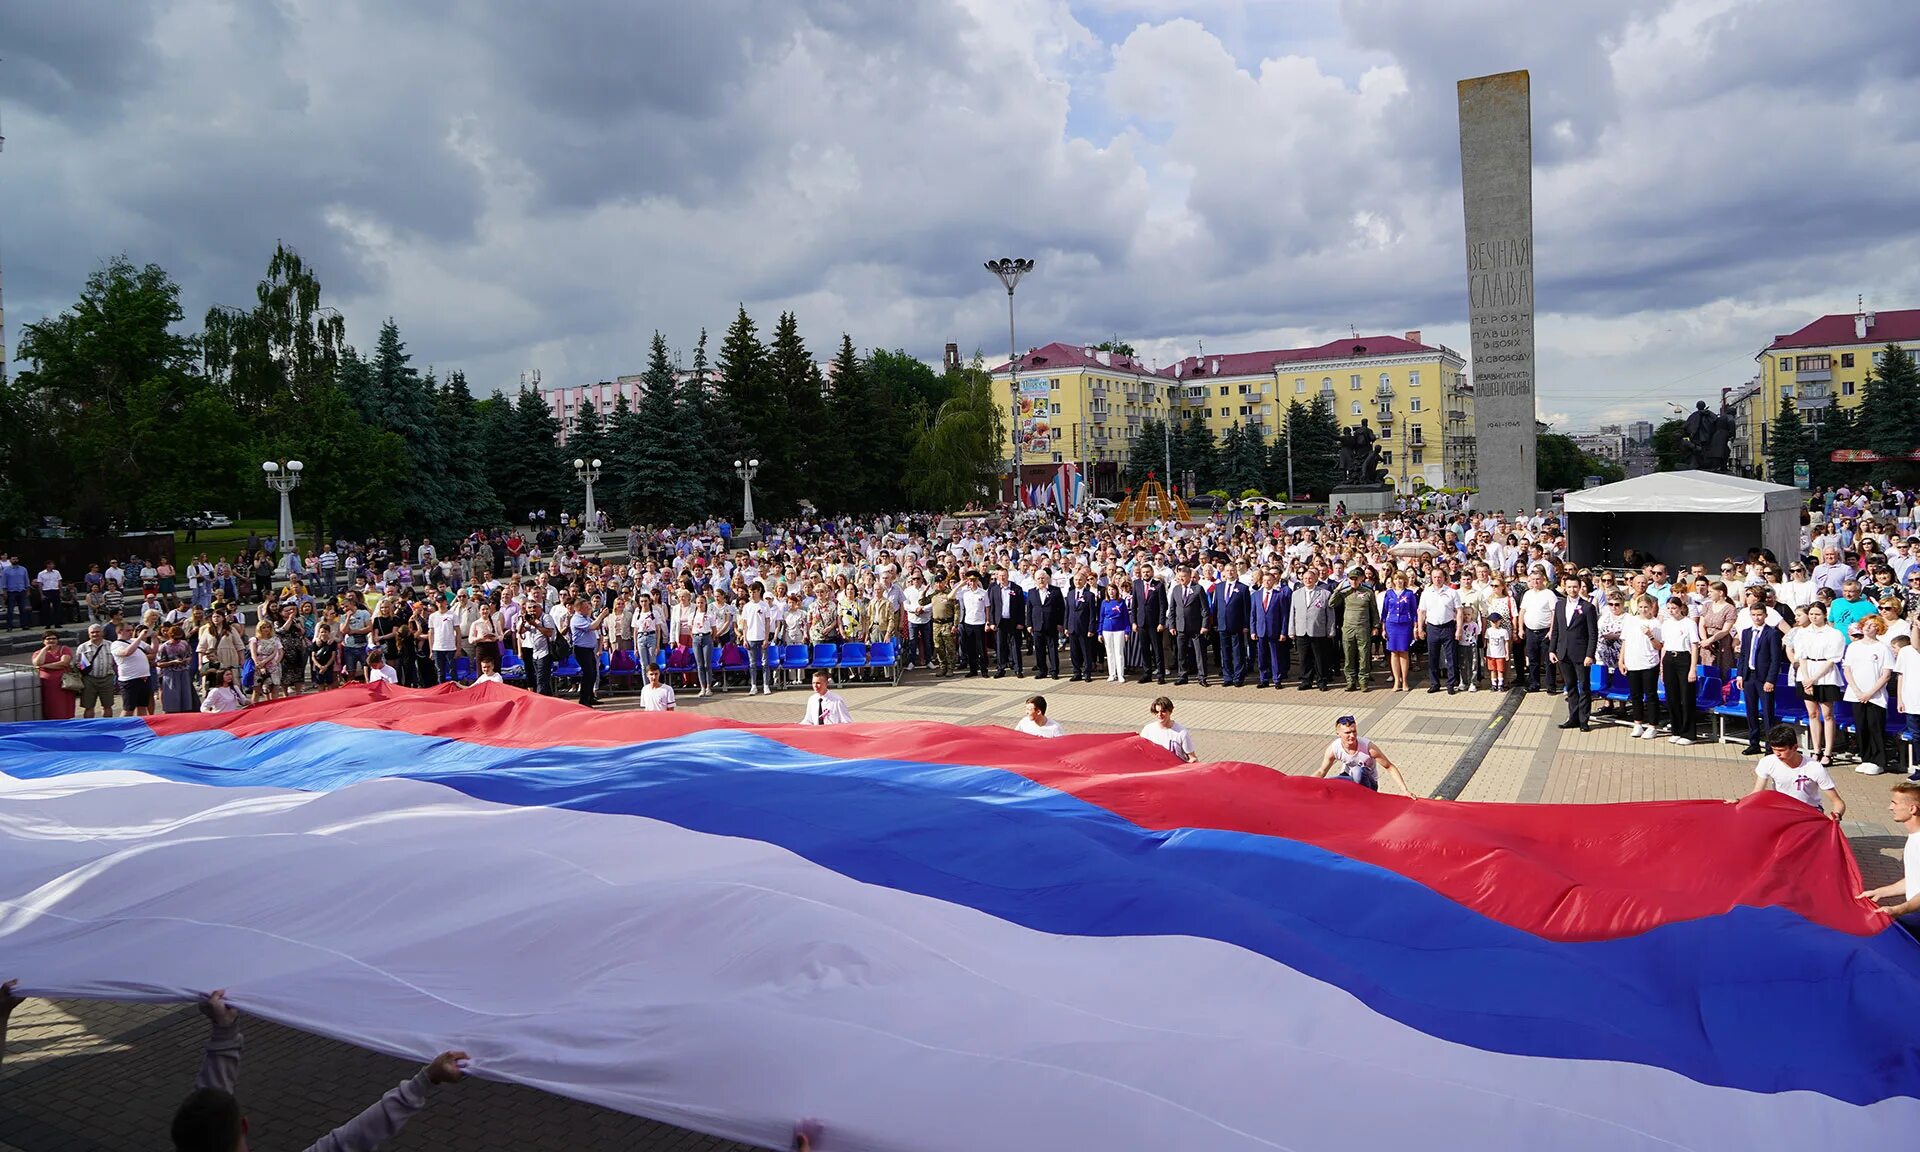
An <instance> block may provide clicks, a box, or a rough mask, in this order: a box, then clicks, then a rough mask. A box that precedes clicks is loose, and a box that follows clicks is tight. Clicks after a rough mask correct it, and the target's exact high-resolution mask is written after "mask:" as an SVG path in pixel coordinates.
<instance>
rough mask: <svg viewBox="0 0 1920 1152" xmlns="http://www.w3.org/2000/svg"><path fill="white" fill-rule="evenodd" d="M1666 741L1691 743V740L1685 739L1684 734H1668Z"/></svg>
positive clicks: (1670, 742)
mask: <svg viewBox="0 0 1920 1152" xmlns="http://www.w3.org/2000/svg"><path fill="white" fill-rule="evenodd" d="M1667 743H1669V744H1691V743H1693V741H1692V740H1689V739H1687V738H1686V737H1685V736H1669V737H1667Z"/></svg>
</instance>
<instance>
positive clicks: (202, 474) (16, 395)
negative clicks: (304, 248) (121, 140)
mask: <svg viewBox="0 0 1920 1152" xmlns="http://www.w3.org/2000/svg"><path fill="white" fill-rule="evenodd" d="M179 294H180V290H179V286H178V285H176V284H175V283H174V282H173V280H172V279H171V278H170V277H169V276H168V275H167V274H166V272H165V271H164V270H162V269H161V268H160V267H159V266H158V265H154V264H148V265H146V266H144V267H135V266H134V264H133V263H132V262H131V261H129V260H128V259H127V258H126V257H124V256H121V257H116V258H115V259H113V260H110V261H108V262H107V263H106V264H104V265H102V266H101V267H100V268H99V269H98V270H96V271H95V272H94V274H93V275H92V276H90V277H88V279H87V284H86V287H85V289H83V291H82V292H81V296H80V300H79V301H78V302H77V303H76V304H75V305H74V306H73V307H72V308H69V309H68V310H67V311H65V312H62V313H61V314H60V315H58V316H55V317H51V318H49V319H46V320H41V321H38V322H36V323H33V324H29V325H27V326H26V328H25V329H23V330H22V332H21V337H20V345H19V349H18V352H19V358H20V359H21V360H22V361H24V362H26V363H27V364H28V366H29V367H28V368H27V370H26V371H23V372H21V373H20V374H19V375H18V376H17V377H16V378H14V380H13V381H12V382H11V383H10V384H9V386H8V389H7V399H6V402H5V407H6V409H7V410H8V413H9V416H10V417H11V418H10V419H9V420H8V422H7V426H6V428H5V429H4V431H3V434H4V436H5V439H6V441H7V443H8V444H9V449H8V451H7V455H8V456H9V457H10V458H11V459H12V460H14V461H18V463H19V466H17V467H10V468H9V479H8V483H9V485H10V486H12V487H13V491H14V492H15V493H16V497H15V498H16V499H17V500H18V501H19V503H20V504H22V505H24V506H25V508H30V509H32V510H34V511H36V512H38V513H39V514H42V515H48V514H52V515H60V516H63V517H65V518H66V519H68V520H70V521H73V522H75V523H77V524H80V525H82V526H83V527H85V528H87V529H88V530H90V531H103V530H105V529H106V527H107V526H108V524H109V522H110V521H114V520H119V521H121V522H123V523H124V524H125V525H127V526H128V527H129V528H131V527H144V526H146V524H147V523H148V522H155V521H160V520H165V519H170V518H172V517H175V516H177V515H179V514H180V513H182V512H185V511H188V510H189V509H197V508H199V507H204V506H206V505H208V504H212V505H213V506H215V507H231V506H232V504H233V501H234V500H235V499H236V498H237V495H238V485H239V483H240V478H241V475H242V474H243V473H244V471H245V456H246V452H245V447H246V442H247V440H248V433H247V429H246V426H245V422H244V421H242V420H241V419H240V418H239V416H238V415H237V414H235V412H234V410H233V408H232V406H231V405H230V404H228V403H227V402H226V401H225V399H224V398H223V397H221V396H220V395H219V394H218V393H216V392H214V391H213V390H212V388H211V386H210V385H209V384H208V383H207V381H206V380H205V379H204V378H203V377H201V376H200V375H198V374H197V373H196V372H195V371H194V357H195V351H196V345H195V342H194V340H193V339H192V338H191V337H188V336H184V335H181V334H179V333H177V332H175V331H174V326H175V325H176V324H178V323H179V321H180V320H181V318H182V315H181V311H180V305H179ZM262 490H263V491H264V489H262ZM16 514H17V513H16Z"/></svg>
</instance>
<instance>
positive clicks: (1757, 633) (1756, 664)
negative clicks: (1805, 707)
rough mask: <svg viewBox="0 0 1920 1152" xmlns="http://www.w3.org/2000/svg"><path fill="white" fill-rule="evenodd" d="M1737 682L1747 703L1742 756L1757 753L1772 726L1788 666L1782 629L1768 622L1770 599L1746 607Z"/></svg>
mask: <svg viewBox="0 0 1920 1152" xmlns="http://www.w3.org/2000/svg"><path fill="white" fill-rule="evenodd" d="M1736 652H1737V655H1738V661H1737V662H1736V663H1735V665H1734V674H1735V676H1736V679H1735V680H1734V682H1733V683H1734V686H1735V687H1737V688H1739V689H1740V695H1741V698H1742V699H1743V700H1745V702H1746V705H1747V746H1746V747H1745V748H1743V749H1741V750H1740V752H1741V755H1743V756H1758V755H1760V754H1761V753H1762V752H1764V751H1765V749H1764V748H1763V747H1762V746H1761V744H1762V740H1763V739H1764V737H1765V736H1766V734H1767V729H1769V728H1771V727H1773V717H1774V699H1773V696H1774V690H1775V685H1776V684H1777V683H1778V682H1779V680H1780V670H1781V669H1782V668H1784V667H1785V666H1786V662H1787V657H1786V651H1785V649H1784V648H1782V646H1781V643H1780V629H1778V628H1776V627H1774V626H1773V625H1771V624H1768V623H1767V602H1766V600H1765V599H1764V598H1756V599H1755V600H1754V602H1753V604H1752V606H1751V607H1749V608H1748V609H1747V625H1746V627H1744V628H1742V629H1740V646H1739V648H1738V649H1737V650H1736Z"/></svg>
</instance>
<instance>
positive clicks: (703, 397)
mask: <svg viewBox="0 0 1920 1152" xmlns="http://www.w3.org/2000/svg"><path fill="white" fill-rule="evenodd" d="M742 315H743V316H744V315H745V313H742ZM752 324H753V322H752V321H751V320H749V321H748V322H747V325H748V329H749V332H751V328H752ZM678 395H679V400H678V402H677V406H676V409H675V412H674V427H675V428H676V429H677V431H676V432H675V439H676V444H675V446H674V448H673V451H674V452H676V453H684V454H685V455H684V456H681V457H676V458H679V459H682V460H683V466H684V467H685V468H686V470H687V474H688V475H690V476H695V477H698V478H699V479H700V486H699V488H698V489H697V490H693V491H692V496H691V498H690V499H689V500H688V501H687V503H686V507H687V512H686V516H687V518H688V519H689V520H690V519H692V518H693V517H694V516H696V515H698V516H706V515H708V514H720V513H724V512H726V511H727V510H728V509H731V508H737V507H738V505H737V504H735V502H734V499H735V494H736V493H737V492H738V491H739V488H738V485H739V483H740V481H739V480H738V479H737V478H736V477H735V476H734V474H733V462H734V461H735V460H738V459H743V458H747V457H752V456H757V455H758V453H757V452H754V451H750V450H745V449H743V448H742V445H743V443H744V441H745V436H746V434H745V433H744V432H743V431H742V430H741V427H740V425H739V423H738V422H737V421H736V420H735V418H734V411H733V406H732V404H730V403H729V402H728V401H727V399H726V386H725V384H724V383H723V382H721V380H720V379H719V378H717V377H715V375H714V373H713V371H712V369H711V368H710V367H709V366H708V363H707V330H706V329H705V328H702V329H701V330H700V339H699V341H698V342H697V343H695V344H694V346H693V367H692V368H691V369H690V370H689V371H688V373H687V378H686V380H684V381H682V382H681V385H680V388H679V393H678ZM758 511H759V509H757V508H756V509H755V512H758Z"/></svg>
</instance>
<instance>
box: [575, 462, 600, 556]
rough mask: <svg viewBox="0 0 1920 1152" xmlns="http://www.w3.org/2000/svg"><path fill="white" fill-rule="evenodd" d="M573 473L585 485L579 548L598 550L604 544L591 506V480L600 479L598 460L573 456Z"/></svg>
mask: <svg viewBox="0 0 1920 1152" xmlns="http://www.w3.org/2000/svg"><path fill="white" fill-rule="evenodd" d="M573 474H574V476H576V477H578V478H579V480H580V483H582V484H584V485H586V486H587V516H586V526H585V531H584V532H582V534H581V536H580V550H581V551H582V552H598V551H600V549H601V548H602V547H604V545H603V544H601V542H600V517H599V516H598V515H597V514H596V513H595V512H594V508H593V482H594V481H595V480H598V479H600V461H598V460H582V459H580V458H579V457H575V458H574V461H573Z"/></svg>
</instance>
